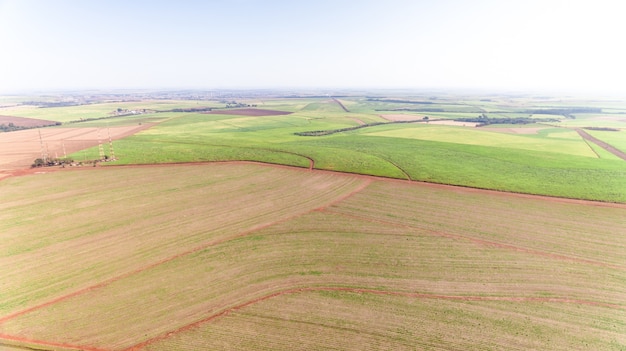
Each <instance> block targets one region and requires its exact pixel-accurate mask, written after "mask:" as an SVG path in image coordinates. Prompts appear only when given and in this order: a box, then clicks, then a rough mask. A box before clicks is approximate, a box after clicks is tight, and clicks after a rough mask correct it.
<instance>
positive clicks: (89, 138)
mask: <svg viewBox="0 0 626 351" xmlns="http://www.w3.org/2000/svg"><path fill="white" fill-rule="evenodd" d="M151 126H152V125H151V124H142V125H135V126H126V127H110V128H43V129H28V130H20V131H15V132H9V133H0V178H3V177H6V176H8V175H10V174H11V173H12V172H14V171H19V170H22V169H25V168H28V167H30V165H31V164H32V163H33V161H34V160H35V159H36V158H40V157H41V148H42V142H43V148H44V152H47V153H48V156H49V157H55V158H57V157H63V155H64V152H65V153H67V154H70V153H73V152H76V151H80V150H82V149H85V148H89V147H93V146H97V145H98V141H99V140H100V141H101V142H102V143H103V144H105V145H106V144H108V139H109V135H110V136H111V139H114V140H117V139H121V138H124V137H126V136H129V135H133V134H135V133H137V132H139V131H141V130H144V129H147V128H150V127H151ZM39 133H41V139H40V138H39ZM107 149H108V147H107Z"/></svg>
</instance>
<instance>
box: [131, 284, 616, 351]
mask: <svg viewBox="0 0 626 351" xmlns="http://www.w3.org/2000/svg"><path fill="white" fill-rule="evenodd" d="M316 291H339V292H346V293H358V294H375V295H391V296H401V297H409V298H417V299H436V300H452V301H506V302H547V303H572V304H578V305H587V306H600V307H607V308H614V309H621V310H626V307H624V306H621V305H615V304H608V303H601V302H595V301H588V300H579V299H570V298H562V297H523V296H522V297H515V296H508V297H507V296H462V295H435V294H423V293H412V292H404V291H388V290H376V289H359V288H343V287H332V286H331V287H303V288H293V289H287V290H283V291H279V292H275V293H271V294H269V295H266V296H262V297H258V298H256V299H253V300H250V301H247V302H244V303H241V304H239V305H237V306H234V307H231V308H228V309H226V310H224V311H221V312H219V313H216V314H213V315H211V316H209V317H206V318H204V319H201V320H199V321H196V322H194V323H191V324H188V325H185V326H182V327H180V328H178V329H175V330H172V331H169V332H167V333H165V334H161V335H159V336H157V337H154V338H152V339H148V340H145V341H143V342H142V343H139V344H137V345H134V346H131V347H129V348H127V349H124V351H137V350H141V349H143V348H144V347H146V346H148V345H151V344H153V343H155V342H157V341H161V340H165V339H167V338H169V337H171V336H172V335H175V334H179V333H181V332H185V331H188V330H190V329H193V328H197V327H199V326H200V325H202V324H205V323H208V322H211V321H213V320H215V319H217V318H220V317H223V316H227V315H228V314H230V313H231V312H234V311H238V310H241V309H243V308H245V307H248V306H250V305H254V304H256V303H259V302H263V301H266V300H269V299H271V298H274V297H278V296H282V295H288V294H297V293H303V292H316Z"/></svg>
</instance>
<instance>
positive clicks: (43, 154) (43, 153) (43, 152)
mask: <svg viewBox="0 0 626 351" xmlns="http://www.w3.org/2000/svg"><path fill="white" fill-rule="evenodd" d="M38 132H39V144H40V145H41V159H42V160H43V162H44V163H47V162H48V155H47V154H46V152H45V150H44V148H43V138H42V137H41V129H39V130H38Z"/></svg>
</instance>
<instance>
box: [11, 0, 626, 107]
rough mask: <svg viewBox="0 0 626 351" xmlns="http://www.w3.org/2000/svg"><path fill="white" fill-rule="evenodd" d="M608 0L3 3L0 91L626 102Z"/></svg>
mask: <svg viewBox="0 0 626 351" xmlns="http://www.w3.org/2000/svg"><path fill="white" fill-rule="evenodd" d="M623 7H624V5H623V4H622V3H620V2H619V1H617V0H598V1H594V2H589V1H579V0H576V1H559V0H544V1H540V0H530V1H506V2H505V1H496V0H477V1H473V2H468V1H462V0H443V1H436V2H434V1H422V0H416V1H410V0H409V1H405V0H388V1H384V2H383V1H348V0H334V1H329V0H319V1H302V2H300V1H298V2H295V1H283V0H270V1H252V0H234V1H226V0H224V1H190V0H186V1H177V2H153V1H145V0H140V1H133V2H125V1H119V0H113V1H103V2H99V1H98V2H97V1H78V0H49V1H43V0H39V1H38V0H0V48H2V53H3V54H2V55H0V92H2V93H14V92H21V91H45V90H63V89H67V90H69V89H73V90H74V89H75V90H78V89H219V88H225V89H233V88H244V89H245V88H417V89H479V90H492V91H496V90H508V91H537V92H548V91H549V92H553V93H590V94H594V95H601V94H606V95H622V96H626V89H625V88H623V87H622V84H623V82H624V81H626V69H624V68H623V67H624V62H626V50H625V49H624V48H623V47H622V45H621V42H622V38H621V36H622V33H623V30H622V28H621V25H620V24H621V18H620V17H621V14H622V13H623V11H622V10H623Z"/></svg>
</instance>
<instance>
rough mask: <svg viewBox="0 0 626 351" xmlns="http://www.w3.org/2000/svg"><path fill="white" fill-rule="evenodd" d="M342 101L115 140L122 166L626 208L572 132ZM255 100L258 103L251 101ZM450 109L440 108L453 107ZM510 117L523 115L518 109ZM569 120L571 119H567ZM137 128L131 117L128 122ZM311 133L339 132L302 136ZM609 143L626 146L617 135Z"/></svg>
mask: <svg viewBox="0 0 626 351" xmlns="http://www.w3.org/2000/svg"><path fill="white" fill-rule="evenodd" d="M340 101H344V102H345V104H344V105H345V106H349V108H350V109H352V108H356V109H357V111H358V112H353V111H352V110H350V112H346V111H343V110H342V109H341V107H340V106H339V104H338V103H336V102H334V101H333V100H329V99H321V98H315V99H310V100H309V101H308V102H307V100H306V99H296V100H294V101H293V104H292V105H289V103H290V102H291V101H290V100H271V99H268V100H264V101H263V106H264V108H268V109H277V108H283V110H285V111H293V113H291V114H289V115H280V116H263V117H260V116H250V115H245V113H244V115H236V114H228V115H226V114H224V115H220V114H210V115H207V114H194V113H169V114H163V115H167V118H165V117H163V119H162V120H161V121H162V122H161V123H159V124H158V125H156V126H154V127H152V128H151V129H149V130H146V131H143V132H141V133H139V134H137V135H135V136H131V137H128V138H126V139H124V140H121V141H118V142H116V150H117V153H116V156H118V159H119V160H118V161H117V163H118V164H136V163H168V162H198V161H228V160H247V161H261V162H268V163H276V164H284V165H293V166H298V167H309V166H310V165H311V162H313V166H314V167H315V168H316V169H326V170H335V171H342V172H348V173H360V174H368V175H376V176H384V177H390V178H401V179H411V180H418V181H428V182H435V183H444V184H454V185H463V186H470V187H477V188H485V189H496V190H502V191H513V192H521V193H531V194H541V195H552V196H559V197H570V198H581V199H590V200H600V201H611V202H626V191H624V189H626V163H624V162H623V161H622V160H620V159H619V158H617V157H615V156H614V155H612V154H610V153H608V152H606V151H605V150H602V149H601V148H599V147H598V146H597V145H595V144H593V143H591V142H589V141H585V140H584V139H582V137H581V136H580V135H578V133H576V132H575V131H574V130H572V129H569V128H563V127H556V126H549V125H545V124H537V123H533V124H530V125H514V124H491V125H488V126H485V127H482V128H470V127H454V126H446V125H437V124H434V123H432V124H430V123H429V124H426V123H403V124H386V125H380V123H388V121H385V120H384V119H383V118H381V117H380V116H379V115H378V113H379V112H377V111H375V109H374V108H373V105H375V104H378V103H380V104H387V102H380V101H363V99H357V98H353V99H349V98H342V99H341V100H340ZM253 102H256V103H259V102H258V101H246V103H253ZM446 103H449V102H447V101H446V102H444V104H443V105H441V106H443V107H444V108H445V107H446V106H447V105H445V104H446ZM288 105H289V106H291V108H287V106H288ZM433 105H435V106H436V104H433ZM429 106H430V105H429ZM496 107H497V106H492V108H496ZM524 108H526V109H527V107H524ZM542 108H543V107H542ZM545 108H547V107H545ZM507 109H509V110H511V111H515V108H513V107H511V106H507ZM518 110H521V108H518ZM233 111H235V110H231V111H230V112H233ZM516 114H517V115H516ZM160 115H161V114H157V115H156V116H157V117H158V116H160ZM516 116H517V117H519V113H518V112H510V115H508V116H505V117H506V118H513V117H516ZM552 117H554V116H552ZM134 118H136V117H134ZM146 118H149V117H146ZM497 118H500V117H497ZM561 120H562V121H565V120H568V119H566V118H564V117H563V116H561ZM105 121H109V120H105ZM111 121H113V119H111ZM132 121H133V119H132V118H127V119H122V120H120V123H132ZM96 122H99V123H103V122H102V121H96ZM596 122H597V123H601V122H602V120H600V121H596ZM90 123H95V122H90ZM366 124H378V125H375V126H367V125H366ZM363 125H365V126H364V127H362V126H363ZM359 127H362V128H359ZM351 128H358V129H354V130H349V129H351ZM342 130H343V131H342ZM308 131H340V132H336V133H334V134H330V135H325V136H299V135H296V134H297V133H302V132H308ZM615 135H616V136H619V135H621V134H620V133H617V134H615ZM611 141H612V142H616V143H617V144H618V145H617V146H619V147H621V146H622V145H621V143H620V140H619V138H618V137H616V138H613V139H612V140H611ZM85 155H90V157H95V156H97V149H95V148H94V149H91V150H89V151H86V152H81V153H78V154H76V155H74V157H75V158H76V159H80V158H81V157H83V158H84V157H85ZM487 175H488V176H487Z"/></svg>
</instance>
